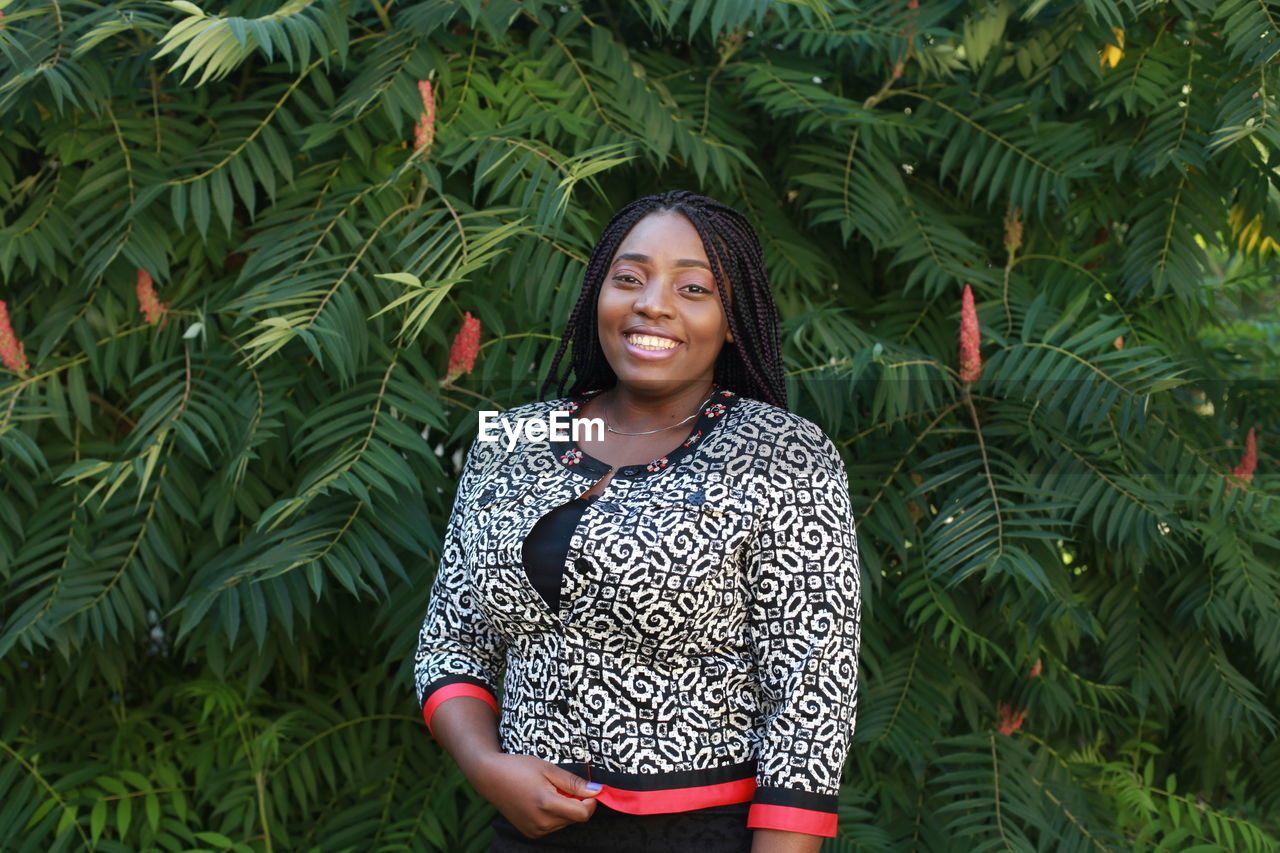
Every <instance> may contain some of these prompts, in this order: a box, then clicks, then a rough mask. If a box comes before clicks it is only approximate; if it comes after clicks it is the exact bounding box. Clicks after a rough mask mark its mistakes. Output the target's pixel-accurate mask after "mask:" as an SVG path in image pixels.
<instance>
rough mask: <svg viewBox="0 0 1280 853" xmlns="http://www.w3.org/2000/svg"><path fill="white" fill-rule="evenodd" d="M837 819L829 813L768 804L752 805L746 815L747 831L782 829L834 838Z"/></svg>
mask: <svg viewBox="0 0 1280 853" xmlns="http://www.w3.org/2000/svg"><path fill="white" fill-rule="evenodd" d="M839 823H840V820H839V818H838V817H837V816H836V815H835V814H833V813H831V812H815V811H813V810H812V809H798V808H796V807H794V806H775V805H771V804H769V803H752V804H751V811H749V812H748V813H747V828H748V829H784V830H786V831H788V832H804V833H807V834H809V835H821V836H823V837H824V838H835V837H836V827H837V826H838V825H839Z"/></svg>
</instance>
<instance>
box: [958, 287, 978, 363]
mask: <svg viewBox="0 0 1280 853" xmlns="http://www.w3.org/2000/svg"><path fill="white" fill-rule="evenodd" d="M981 347H982V336H981V334H980V333H979V331H978V309H977V308H976V307H975V306H974V304H973V289H972V288H971V287H969V285H967V284H966V285H965V286H964V295H963V296H962V297H961V300H960V381H961V382H977V381H978V377H980V376H981V375H982V354H981V352H980V351H979V350H980V349H981Z"/></svg>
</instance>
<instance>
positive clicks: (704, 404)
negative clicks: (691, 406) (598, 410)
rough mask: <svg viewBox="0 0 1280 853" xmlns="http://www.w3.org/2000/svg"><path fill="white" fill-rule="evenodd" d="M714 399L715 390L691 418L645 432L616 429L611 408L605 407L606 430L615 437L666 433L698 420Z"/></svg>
mask: <svg viewBox="0 0 1280 853" xmlns="http://www.w3.org/2000/svg"><path fill="white" fill-rule="evenodd" d="M712 397H715V391H714V390H713V391H712V392H711V396H710V397H707V399H705V400H703V401H702V403H700V404H699V405H698V410H697V411H696V412H694V413H693V414H692V415H689V417H687V418H685V419H684V420H682V421H680V422H679V423H674V424H671V425H670V426H664V427H658V428H657V429H648V430H645V431H644V432H623V431H622V430H619V429H614V428H613V424H611V423H609V407H608V406H605V409H604V428H605V429H607V430H608V431H609V432H611V433H613V434H614V435H653V434H654V433H655V432H665V431H666V430H669V429H675V428H676V427H678V426H683V425H684V424H687V423H688V422H689V421H691V420H693V419H694V418H696V417H697V416H698V415H700V414H702V409H703V407H704V406H706V405H707V404H708V403H710V402H711V399H712Z"/></svg>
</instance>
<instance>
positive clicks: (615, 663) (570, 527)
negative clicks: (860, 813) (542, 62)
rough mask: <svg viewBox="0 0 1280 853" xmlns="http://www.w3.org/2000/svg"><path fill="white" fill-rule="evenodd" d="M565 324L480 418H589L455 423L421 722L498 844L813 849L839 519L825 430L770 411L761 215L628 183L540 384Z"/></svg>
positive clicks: (424, 648)
mask: <svg viewBox="0 0 1280 853" xmlns="http://www.w3.org/2000/svg"><path fill="white" fill-rule="evenodd" d="M570 346H572V353H571V369H572V374H573V385H572V387H571V388H570V389H569V392H568V394H565V392H564V384H565V383H566V382H567V381H568V377H567V376H565V377H562V378H561V379H560V389H559V393H560V394H561V396H560V397H558V398H557V399H554V400H544V401H542V402H538V403H530V404H527V405H524V406H520V407H517V408H515V409H512V410H511V411H508V412H505V413H502V414H501V415H499V416H498V418H497V420H498V422H499V425H500V426H501V427H502V431H503V432H504V433H506V434H511V435H518V434H519V430H518V429H516V428H514V426H513V425H515V424H519V423H523V422H527V421H530V420H534V419H537V420H546V421H554V420H555V419H556V418H560V419H562V420H563V419H564V418H566V417H567V418H572V419H574V421H573V423H574V424H575V425H577V424H580V423H582V422H583V421H585V420H586V419H588V418H591V419H596V418H598V419H600V420H601V421H603V424H604V432H603V434H598V435H597V437H596V439H595V440H585V439H584V440H581V441H580V440H579V437H578V436H577V435H576V433H574V434H565V431H563V430H562V431H561V432H560V434H558V435H548V436H546V437H545V438H534V439H527V438H526V440H523V441H519V442H516V443H514V444H509V445H507V446H505V447H504V446H503V445H500V444H498V443H496V442H492V441H490V442H480V441H477V442H476V443H475V444H474V445H473V446H472V448H471V452H470V455H469V456H468V458H467V463H466V466H465V469H464V471H463V474H462V478H461V482H460V483H459V487H458V496H457V498H456V501H455V504H454V510H453V514H452V516H451V517H450V521H449V526H448V530H447V531H446V534H445V540H444V541H445V547H444V552H443V556H442V559H441V564H440V569H439V572H438V574H437V578H436V583H435V586H434V587H433V589H432V597H431V605H430V608H429V610H428V613H427V616H426V619H425V621H424V623H423V627H422V633H421V636H420V640H419V646H418V655H417V667H416V677H417V685H418V694H419V699H420V700H421V701H422V704H423V714H424V716H425V718H426V721H427V725H428V726H429V727H430V729H431V731H432V732H433V733H434V734H435V736H436V737H437V738H438V739H439V740H440V742H441V743H442V744H443V745H444V747H445V748H446V749H447V750H448V751H449V752H450V753H451V754H452V755H453V756H454V757H455V758H456V759H457V761H458V763H459V765H460V766H461V768H462V770H463V772H464V773H465V774H466V776H467V778H468V779H469V780H470V781H471V783H472V784H473V785H474V786H475V788H476V790H477V791H478V792H479V793H480V794H481V795H482V796H484V797H485V798H487V799H488V800H489V801H490V802H492V803H493V804H494V806H496V807H497V809H498V811H499V812H500V813H501V815H500V817H498V818H497V819H496V820H495V821H494V829H495V839H494V844H493V848H492V849H493V850H494V851H522V850H598V849H608V850H610V851H615V853H627V851H633V850H636V851H639V850H649V851H654V850H673V851H685V850H692V849H697V850H699V851H700V853H717V851H724V853H730V851H734V853H740V851H756V853H764V851H784V850H785V851H816V850H817V849H818V848H819V846H820V845H821V841H822V838H823V837H829V836H833V835H835V834H836V823H837V822H836V792H837V789H838V786H839V781H840V772H841V769H842V767H843V764H844V759H845V754H846V752H847V749H848V746H849V742H850V739H851V737H852V733H853V720H854V709H855V704H856V696H855V694H854V685H855V684H856V681H857V678H856V676H857V655H858V644H859V637H860V629H859V613H860V602H861V598H860V589H861V584H860V577H859V567H858V555H857V542H856V538H855V535H854V530H853V522H852V511H851V508H850V505H849V495H848V483H847V479H846V476H845V469H844V464H843V462H842V460H841V458H840V455H839V453H838V451H837V450H836V448H835V446H834V445H833V444H832V442H831V441H830V439H828V438H827V436H826V435H824V434H823V432H822V431H821V430H820V429H818V427H816V426H815V425H814V424H812V423H810V422H809V421H807V420H805V419H804V418H802V417H799V416H798V415H795V414H793V413H791V412H789V411H787V409H786V392H785V386H784V385H783V379H782V358H781V352H780V345H779V339H778V331H777V310H776V308H775V305H774V300H773V295H772V293H771V292H770V289H769V282H768V278H767V276H766V274H765V270H764V265H763V260H762V256H761V252H760V245H759V242H758V240H757V239H756V236H755V232H754V231H753V230H752V228H751V226H750V225H749V224H748V223H747V222H746V220H745V219H743V217H742V216H741V215H740V214H739V213H738V212H737V211H735V210H733V209H732V208H729V207H727V206H725V205H723V204H721V203H719V202H717V201H715V200H713V199H709V198H706V197H705V196H700V195H696V194H693V193H688V192H670V193H665V194H663V195H658V196H650V197H648V198H644V199H640V200H638V201H636V202H633V203H631V204H629V205H627V206H626V207H624V208H623V209H622V210H620V211H619V212H618V213H617V214H616V215H615V216H614V217H613V219H612V220H611V221H610V222H609V224H608V225H607V226H606V227H605V229H604V234H603V236H602V237H601V239H600V242H599V243H598V244H597V246H596V248H595V250H594V252H593V253H592V256H591V259H590V260H589V262H588V264H587V269H586V273H585V275H584V279H583V288H582V294H581V296H580V298H579V300H578V303H577V305H576V307H575V308H574V311H573V314H572V315H571V317H570V320H569V325H568V329H567V330H566V332H565V336H564V340H563V341H562V342H561V345H560V348H559V350H558V351H557V352H556V356H555V360H554V362H553V364H552V368H551V377H552V378H549V379H548V380H547V384H548V385H549V384H550V383H551V382H552V381H553V378H554V377H555V376H557V371H558V369H559V367H560V364H561V361H562V358H563V356H564V354H565V352H566V350H567V349H568V348H569V347H570ZM546 390H547V388H546V387H545V386H544V395H545V392H546ZM486 414H492V413H486ZM494 431H496V430H494ZM500 684H501V685H502V690H501V691H500V690H499V685H500ZM499 693H501V700H500V701H499V699H498V696H499Z"/></svg>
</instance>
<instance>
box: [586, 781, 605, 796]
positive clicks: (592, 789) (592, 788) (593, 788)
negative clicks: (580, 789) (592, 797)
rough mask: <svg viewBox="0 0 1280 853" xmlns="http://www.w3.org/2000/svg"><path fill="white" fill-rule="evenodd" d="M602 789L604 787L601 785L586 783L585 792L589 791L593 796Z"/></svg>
mask: <svg viewBox="0 0 1280 853" xmlns="http://www.w3.org/2000/svg"><path fill="white" fill-rule="evenodd" d="M603 787H604V785H601V784H600V783H599V782H588V783H587V790H588V791H590V792H591V793H593V794H594V793H595V792H596V791H599V790H600V789H601V788H603Z"/></svg>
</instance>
